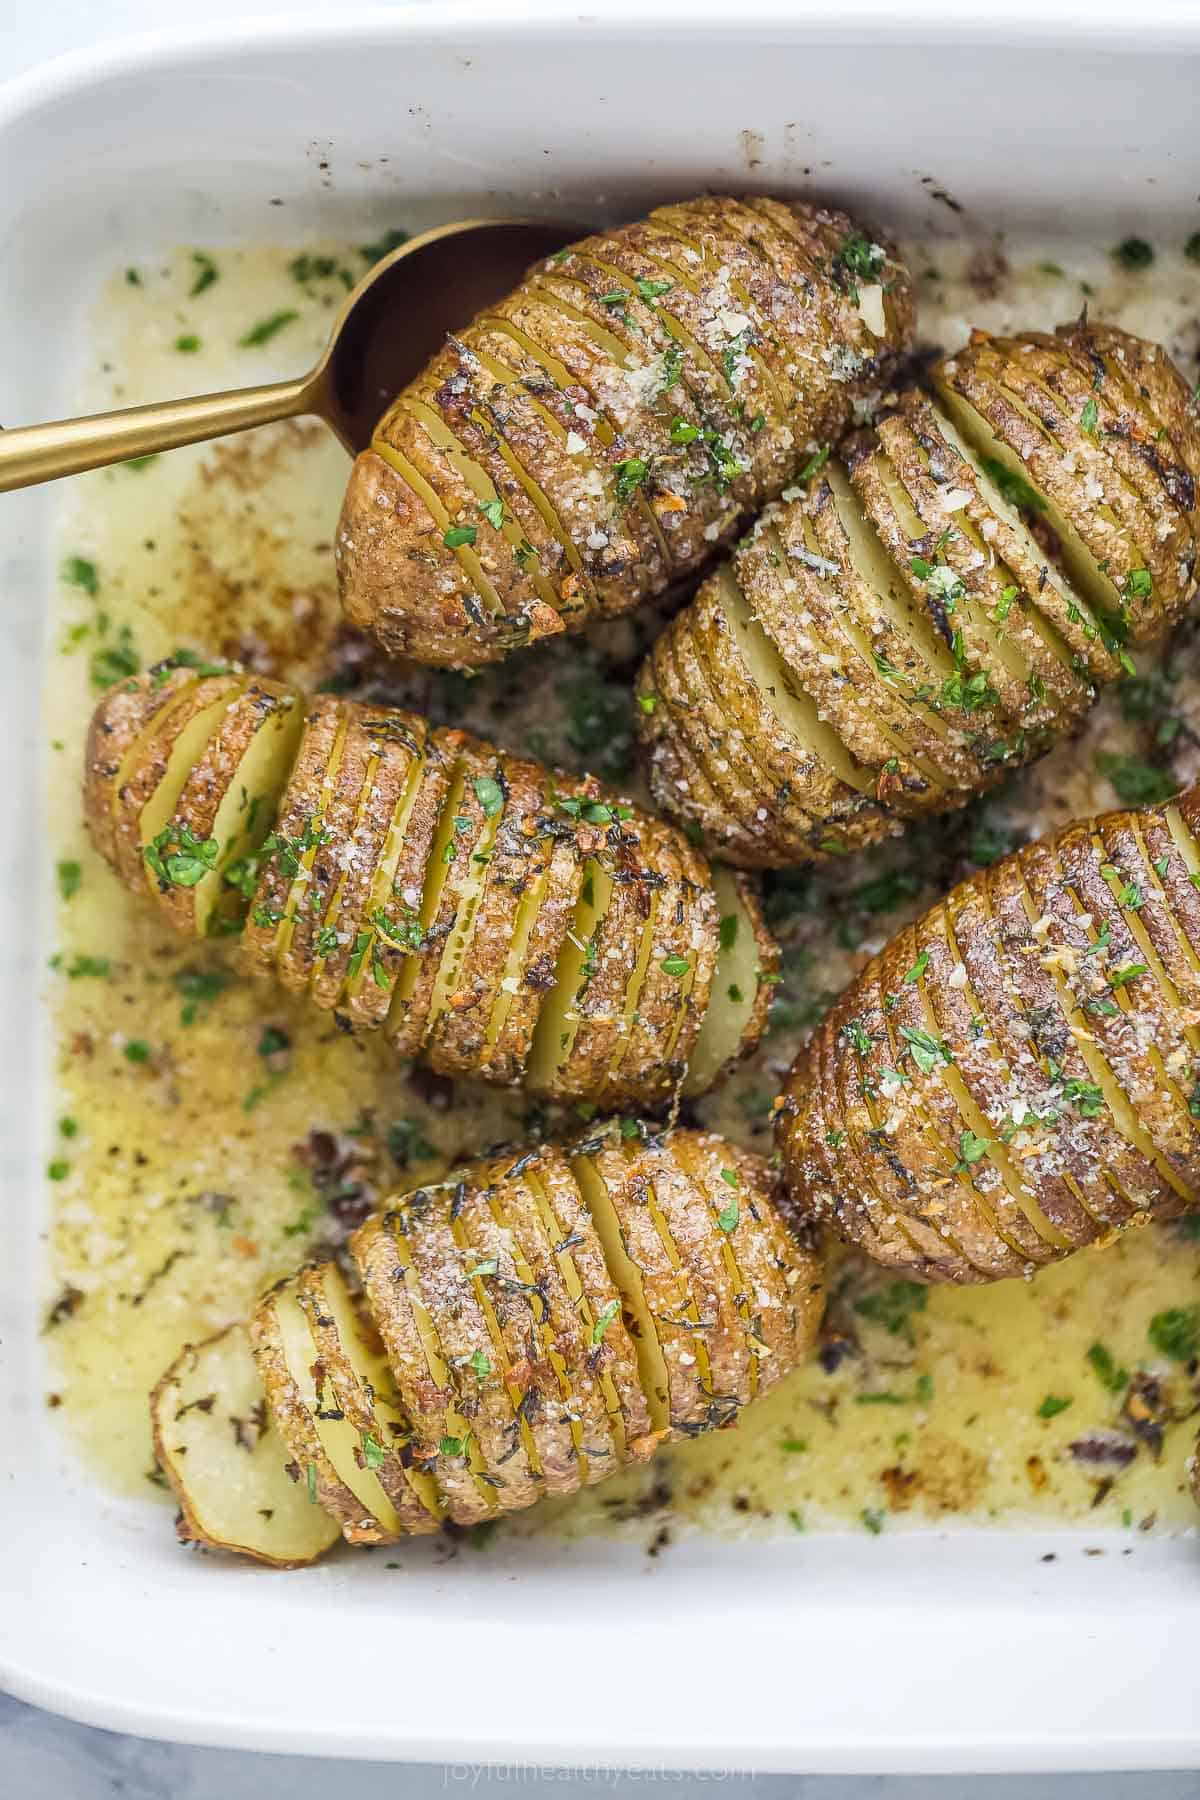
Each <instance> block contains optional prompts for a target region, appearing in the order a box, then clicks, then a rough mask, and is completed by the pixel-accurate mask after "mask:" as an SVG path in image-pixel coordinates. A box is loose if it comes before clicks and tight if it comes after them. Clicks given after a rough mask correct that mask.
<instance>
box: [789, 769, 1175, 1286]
mask: <svg viewBox="0 0 1200 1800" xmlns="http://www.w3.org/2000/svg"><path fill="white" fill-rule="evenodd" d="M1185 809H1186V810H1187V813H1188V815H1189V823H1188V825H1186V826H1184V825H1183V815H1184V812H1185ZM1197 810H1198V805H1197V791H1196V790H1195V789H1192V790H1190V791H1189V793H1188V794H1186V795H1184V796H1182V797H1181V800H1180V803H1179V805H1178V807H1162V806H1157V807H1148V808H1146V809H1145V810H1144V811H1143V812H1142V813H1140V814H1137V813H1127V812H1117V813H1113V814H1108V815H1105V816H1104V817H1102V818H1100V819H1095V820H1087V821H1083V822H1082V823H1081V824H1079V825H1076V826H1073V827H1070V828H1068V829H1067V830H1066V831H1064V832H1062V833H1060V834H1059V835H1058V836H1057V837H1053V838H1047V839H1043V840H1039V841H1036V842H1033V843H1030V844H1027V845H1026V846H1025V847H1024V848H1023V849H1022V850H1020V851H1018V852H1016V854H1014V855H1012V856H1009V857H1006V858H1004V859H1003V860H1002V861H1001V862H998V863H996V864H994V865H993V866H992V867H990V868H987V869H983V870H981V871H980V872H979V873H978V874H977V875H975V876H973V877H972V878H971V879H970V880H969V881H967V882H964V883H962V884H961V885H960V886H959V887H958V888H956V889H955V890H954V891H953V892H952V893H951V894H950V895H949V896H948V898H947V899H946V900H945V901H944V902H942V903H941V904H940V905H939V906H937V907H934V908H932V909H931V910H930V911H929V912H928V913H927V914H926V915H925V916H924V917H923V918H922V919H920V920H918V921H917V923H916V925H915V926H914V927H910V928H909V929H908V930H906V931H905V932H903V933H901V935H900V936H899V937H898V938H897V939H896V940H895V942H894V943H893V944H892V945H890V946H889V947H888V949H886V950H885V951H884V952H883V953H882V954H881V955H880V956H878V957H876V958H875V959H874V960H873V961H872V962H871V963H870V964H868V966H867V968H866V969H865V970H864V971H863V973H862V974H861V975H860V976H859V978H858V980H857V981H856V982H855V983H853V984H852V986H851V987H850V988H849V989H848V991H847V992H846V994H844V995H843V996H842V998H841V999H840V1000H839V1001H838V1003H837V1004H836V1006H835V1007H834V1008H833V1009H832V1010H831V1012H830V1013H829V1014H828V1015H827V1016H826V1018H825V1020H824V1021H823V1023H822V1024H821V1025H820V1026H819V1027H818V1029H817V1031H816V1033H815V1034H814V1036H813V1038H812V1040H810V1043H809V1045H808V1046H807V1047H806V1048H805V1050H803V1051H802V1052H801V1054H800V1056H799V1058H798V1059H797V1061H796V1063H795V1065H794V1067H793V1069H792V1073H791V1075H790V1077H789V1079H788V1084H787V1087H786V1090H785V1094H784V1097H783V1100H782V1103H781V1106H780V1110H779V1114H778V1141H779V1147H780V1151H781V1154H782V1156H783V1160H784V1168H785V1171H786V1172H787V1175H788V1178H789V1181H790V1183H791V1186H792V1190H793V1193H794V1195H795V1196H796V1197H797V1198H798V1199H799V1200H800V1201H801V1202H802V1203H804V1204H806V1205H808V1206H809V1207H810V1208H811V1209H812V1210H813V1212H814V1213H815V1214H816V1215H817V1216H819V1217H822V1218H828V1219H830V1220H831V1222H832V1223H833V1224H834V1225H835V1226H836V1227H837V1228H838V1229H839V1230H840V1231H841V1232H842V1233H843V1234H844V1235H845V1236H846V1237H848V1238H849V1239H850V1240H852V1241H856V1242H860V1243H862V1244H863V1245H864V1247H866V1248H867V1249H869V1251H870V1254H871V1255H872V1256H874V1257H876V1258H877V1259H879V1260H881V1261H885V1262H887V1263H888V1264H890V1265H891V1266H893V1267H896V1268H902V1269H905V1270H906V1271H908V1272H909V1273H912V1274H914V1275H919V1276H922V1277H924V1278H927V1279H928V1278H932V1279H950V1280H957V1281H977V1280H994V1279H996V1277H997V1276H1001V1275H1011V1274H1015V1273H1019V1272H1023V1271H1024V1270H1027V1269H1031V1268H1033V1267H1035V1266H1036V1265H1038V1264H1040V1263H1045V1262H1049V1261H1053V1260H1055V1259H1057V1258H1059V1257H1062V1256H1065V1255H1067V1254H1069V1253H1070V1251H1072V1250H1073V1249H1075V1248H1076V1247H1077V1246H1079V1245H1080V1244H1086V1243H1094V1242H1096V1241H1098V1240H1100V1239H1101V1238H1104V1237H1106V1236H1107V1235H1108V1234H1109V1233H1110V1232H1112V1231H1113V1230H1119V1229H1122V1228H1127V1227H1131V1226H1135V1225H1139V1224H1142V1223H1144V1222H1145V1221H1146V1220H1147V1219H1150V1218H1156V1217H1157V1218H1170V1217H1172V1216H1174V1215H1175V1214H1176V1213H1177V1212H1178V1211H1180V1210H1181V1209H1183V1208H1186V1207H1188V1206H1194V1205H1195V1204H1196V1195H1197V1193H1200V1129H1198V1128H1197V1124H1196V1118H1195V1115H1194V1112H1193V1110H1192V1096H1193V1093H1194V1089H1195V1081H1196V1074H1195V1069H1196V1063H1195V1048H1196V1045H1195V1038H1196V1025H1195V1017H1194V1011H1193V1009H1192V1007H1191V1006H1190V1005H1189V1004H1188V1003H1187V1002H1186V1001H1185V999H1184V992H1185V988H1186V985H1187V982H1188V981H1189V980H1190V979H1192V977H1193V973H1194V966H1195V962H1196V946H1195V942H1194V941H1193V940H1191V939H1190V938H1189V934H1188V925H1187V924H1183V923H1182V921H1180V920H1179V919H1178V915H1177V914H1176V908H1177V906H1178V907H1187V908H1188V923H1189V924H1193V927H1194V903H1193V899H1192V895H1193V892H1194V890H1193V889H1192V884H1191V882H1190V881H1189V880H1188V879H1187V876H1188V872H1189V870H1190V867H1191V863H1190V862H1189V858H1191V859H1194V860H1195V862H1196V864H1197V866H1198V867H1200V855H1198V854H1197V850H1198V847H1197V845H1196V843H1195V840H1194V838H1193V837H1192V835H1191V819H1192V818H1194V817H1195V815H1196V812H1197ZM1167 843H1170V844H1171V845H1172V849H1170V850H1165V851H1159V854H1158V855H1157V856H1156V857H1155V864H1154V867H1153V877H1152V874H1151V868H1150V866H1149V865H1148V864H1147V862H1146V861H1145V860H1144V851H1143V846H1144V845H1152V846H1154V848H1155V850H1158V847H1159V846H1160V845H1165V844H1167ZM1181 851H1182V852H1183V854H1182V855H1181V854H1180V852H1181ZM1110 857H1112V858H1114V859H1115V858H1117V857H1119V858H1120V859H1121V860H1120V861H1119V862H1118V861H1117V860H1111V861H1110V860H1109V858H1110ZM1160 870H1161V874H1160ZM1152 879H1153V899H1152V901H1151V883H1152ZM1185 895H1186V898H1185ZM1148 903H1149V908H1150V910H1149V916H1148V919H1143V918H1142V914H1143V912H1144V911H1147V909H1148ZM1172 922H1173V923H1174V929H1173V930H1172V929H1171V924H1172ZM1185 940H1186V941H1188V943H1189V951H1188V953H1187V959H1186V961H1187V963H1188V964H1191V965H1192V966H1191V967H1190V968H1188V969H1187V973H1186V974H1184V972H1183V971H1184V968H1185V962H1184V960H1183V959H1182V958H1181V956H1180V950H1181V947H1182V944H1183V942H1184V941H1185ZM1171 970H1175V971H1178V972H1179V974H1180V976H1181V979H1182V981H1183V983H1184V986H1182V987H1181V985H1180V982H1179V981H1177V980H1176V979H1175V978H1174V976H1173V974H1172V973H1171V972H1170V971H1171Z"/></svg>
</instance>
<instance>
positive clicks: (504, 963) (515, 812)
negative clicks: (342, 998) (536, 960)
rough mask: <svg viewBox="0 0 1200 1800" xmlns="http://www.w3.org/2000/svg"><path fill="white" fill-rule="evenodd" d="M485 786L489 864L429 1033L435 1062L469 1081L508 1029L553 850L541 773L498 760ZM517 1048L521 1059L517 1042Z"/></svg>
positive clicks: (535, 767) (505, 758)
mask: <svg viewBox="0 0 1200 1800" xmlns="http://www.w3.org/2000/svg"><path fill="white" fill-rule="evenodd" d="M480 783H481V787H482V800H481V804H482V805H483V807H484V811H485V813H486V816H487V817H488V819H489V820H492V821H494V828H493V835H492V841H491V844H490V847H489V848H488V850H487V856H488V861H487V864H486V865H485V867H484V874H483V880H482V886H481V891H480V894H479V898H478V901H477V903H476V905H475V907H474V909H473V913H472V916H471V918H470V920H469V921H468V924H467V931H466V932H465V933H464V936H463V939H462V942H461V945H460V947H459V950H458V955H457V960H456V962H455V964H454V966H453V968H452V970H450V971H448V973H447V977H446V981H445V995H444V1000H443V1005H442V1008H441V1011H440V1012H439V1013H438V1015H437V1017H436V1018H435V1019H434V1021H433V1025H432V1027H431V1029H430V1033H429V1048H428V1056H429V1060H430V1063H431V1064H432V1066H433V1067H434V1068H436V1069H439V1070H443V1071H446V1072H448V1073H451V1074H455V1073H460V1072H461V1073H463V1074H472V1073H474V1072H475V1071H476V1070H477V1069H478V1068H479V1066H480V1063H481V1061H482V1060H484V1059H485V1057H486V1048H485V1046H486V1045H487V1041H488V1039H489V1036H491V1032H492V1025H493V1022H494V1023H495V1036H496V1037H498V1036H499V1035H500V1031H501V1030H502V1028H503V1019H501V1018H496V1017H495V1015H496V1014H497V1012H498V1011H499V1010H500V1004H501V997H502V996H503V999H504V1001H505V1002H506V1003H507V1005H506V1007H505V1016H507V1014H508V1012H510V1011H511V1003H512V1001H513V1000H514V998H515V997H516V994H517V992H518V990H519V986H520V980H521V976H522V974H523V973H524V970H525V959H526V955H527V953H528V949H529V934H530V931H531V929H532V925H533V918H534V915H535V913H536V911H538V910H540V908H541V907H542V905H544V904H545V901H546V898H547V894H546V884H547V877H548V869H549V864H550V858H551V854H552V850H553V840H552V839H551V838H550V837H549V835H548V834H547V833H546V832H545V831H544V830H542V829H541V826H542V822H543V820H544V816H545V802H546V793H545V771H544V770H543V769H541V768H539V767H538V765H537V764H536V763H528V762H520V761H518V760H517V759H516V758H515V757H508V756H501V757H499V758H498V759H497V764H496V769H495V771H494V773H492V774H489V775H485V776H482V777H480ZM506 984H507V985H506ZM529 1036H530V1037H532V1026H531V1027H530V1032H529ZM493 1041H494V1039H493ZM512 1041H513V1042H514V1043H515V1045H516V1050H517V1054H518V1055H519V1054H520V1049H519V1041H518V1040H516V1039H515V1038H514V1039H513V1040H512Z"/></svg>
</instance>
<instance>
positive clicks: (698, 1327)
mask: <svg viewBox="0 0 1200 1800" xmlns="http://www.w3.org/2000/svg"><path fill="white" fill-rule="evenodd" d="M785 1207H786V1202H785V1200H784V1197H783V1194H782V1190H781V1188H780V1185H779V1181H778V1177H777V1175H776V1174H775V1173H774V1171H773V1170H772V1168H771V1166H770V1164H768V1163H767V1162H766V1161H765V1159H763V1158H761V1157H757V1156H753V1155H750V1154H748V1153H747V1152H744V1151H741V1150H738V1149H736V1148H735V1147H734V1146H733V1145H732V1144H730V1143H728V1142H727V1141H726V1140H725V1139H723V1138H720V1137H717V1136H715V1135H714V1134H712V1133H707V1132H699V1131H686V1130H675V1131H668V1132H665V1133H663V1134H662V1135H661V1136H660V1135H655V1134H654V1132H653V1130H652V1128H649V1127H647V1126H645V1125H643V1124H640V1123H638V1122H636V1121H634V1120H632V1119H630V1120H621V1121H613V1122H611V1123H610V1124H608V1125H605V1126H602V1127H600V1128H599V1129H597V1130H596V1131H594V1132H593V1134H592V1135H591V1136H590V1137H588V1138H586V1139H583V1140H581V1141H579V1142H576V1143H573V1144H568V1145H566V1146H565V1147H563V1148H561V1149H560V1148H557V1147H554V1146H540V1147H537V1148H534V1149H532V1150H530V1151H527V1152H525V1153H523V1154H518V1153H515V1152H510V1153H508V1154H507V1155H496V1156H492V1157H489V1158H486V1159H484V1160H482V1161H479V1162H474V1163H470V1164H468V1165H466V1166H465V1167H463V1168H460V1169H457V1170H454V1171H452V1173H451V1174H450V1175H449V1176H448V1177H447V1178H446V1179H445V1180H444V1181H442V1182H439V1183H437V1184H436V1186H433V1187H429V1188H418V1189H416V1190H414V1191H413V1192H411V1193H408V1194H404V1195H401V1196H399V1197H397V1198H396V1199H395V1200H393V1201H392V1202H391V1203H390V1204H389V1205H388V1206H387V1207H385V1208H384V1209H383V1210H382V1211H380V1212H378V1213H376V1214H375V1215H373V1216H372V1217H371V1218H370V1219H368V1220H367V1221H366V1223H365V1224H364V1225H362V1226H361V1227H360V1228H359V1230H358V1231H357V1232H356V1233H355V1235H354V1237H353V1239H352V1240H351V1245H350V1250H351V1256H352V1259H353V1270H354V1277H355V1279H354V1284H353V1286H352V1285H351V1283H350V1282H348V1281H347V1279H346V1276H345V1275H344V1274H343V1272H342V1270H341V1268H340V1267H339V1266H338V1265H337V1264H336V1263H334V1262H332V1261H326V1262H316V1263H312V1264H309V1265H308V1266H306V1267H305V1268H304V1269H302V1270H301V1271H300V1272H299V1273H298V1274H297V1275H295V1276H293V1277H290V1278H288V1279H286V1280H284V1281H281V1282H279V1283H277V1285H276V1286H275V1287H274V1288H272V1289H271V1290H270V1291H269V1292H268V1293H267V1294H266V1295H264V1297H263V1299H262V1300H261V1302H260V1303H259V1306H258V1308H257V1310H256V1312H255V1314H254V1316H253V1318H252V1320H251V1322H250V1325H249V1332H248V1337H247V1335H246V1333H245V1332H243V1331H242V1330H241V1328H234V1329H233V1330H232V1331H230V1332H227V1333H223V1334H222V1335H221V1337H220V1338H218V1339H214V1340H210V1342H209V1343H208V1344H207V1345H200V1346H198V1347H197V1348H195V1349H192V1348H190V1347H189V1348H188V1349H187V1350H185V1351H184V1352H183V1353H182V1355H181V1356H180V1358H179V1359H178V1360H177V1361H176V1363H175V1364H174V1365H172V1368H171V1369H170V1370H168V1372H167V1374H166V1375H165V1376H164V1377H163V1379H162V1381H161V1382H160V1383H159V1384H158V1386H157V1387H156V1388H155V1390H154V1394H153V1396H152V1400H151V1410H152V1414H153V1419H154V1428H155V1443H156V1446H157V1449H158V1454H159V1458H160V1461H161V1463H162V1466H163V1468H164V1470H165V1472H166V1474H167V1477H168V1480H169V1481H170V1483H171V1486H172V1487H173V1489H174V1491H175V1493H176V1495H177V1496H178V1498H179V1500H180V1504H181V1508H182V1512H181V1520H180V1526H179V1530H180V1535H181V1536H182V1537H183V1538H185V1539H187V1540H190V1541H196V1542H201V1543H205V1544H208V1545H210V1546H211V1547H213V1548H219V1549H230V1550H235V1551H239V1552H241V1553H242V1554H245V1555H249V1556H253V1557H256V1558H257V1559H258V1560H260V1561H268V1562H274V1563H276V1564H288V1565H290V1564H295V1563H300V1562H305V1561H311V1560H313V1558H314V1557H316V1556H317V1555H319V1554H320V1553H321V1552H322V1551H323V1550H324V1549H325V1548H327V1547H328V1545H329V1544H330V1543H331V1542H332V1541H333V1540H334V1539H335V1537H336V1536H337V1535H338V1534H339V1533H340V1534H341V1535H342V1536H343V1537H344V1538H345V1539H346V1541H347V1542H348V1543H353V1544H379V1543H392V1542H395V1541H397V1540H398V1539H400V1538H402V1537H405V1536H409V1535H412V1534H414V1533H418V1534H419V1533H424V1532H430V1531H434V1530H436V1529H437V1528H438V1527H439V1526H440V1525H441V1524H442V1523H443V1521H447V1520H448V1521H450V1522H452V1523H454V1524H457V1525H460V1526H466V1525H472V1524H478V1523H481V1522H484V1521H486V1520H491V1519H495V1518H498V1517H500V1516H502V1515H503V1514H504V1513H506V1512H513V1511H516V1510H519V1509H522V1508H524V1507H526V1506H530V1505H532V1504H533V1503H534V1502H535V1501H536V1500H538V1499H540V1498H541V1497H542V1495H544V1494H566V1493H573V1492H575V1491H576V1490H578V1489H579V1488H581V1487H585V1486H588V1485H590V1484H591V1483H593V1482H596V1481H600V1480H603V1478H604V1477H605V1476H606V1475H609V1474H612V1473H613V1472H615V1471H616V1470H617V1469H620V1468H623V1467H626V1466H628V1465H629V1464H630V1463H639V1462H644V1461H645V1460H646V1459H647V1458H649V1457H650V1456H652V1455H653V1454H654V1452H655V1450H656V1449H657V1447H658V1445H659V1444H661V1443H663V1442H665V1441H667V1440H669V1439H672V1438H680V1437H689V1436H694V1435H696V1434H697V1433H700V1432H705V1431H709V1430H714V1429H719V1428H723V1427H727V1426H731V1425H733V1424H735V1423H736V1421H737V1418H738V1415H739V1413H740V1412H741V1409H742V1408H743V1407H744V1406H745V1405H747V1404H748V1403H749V1402H750V1401H751V1400H752V1399H754V1398H755V1397H756V1396H757V1395H759V1394H763V1393H766V1392H767V1391H768V1389H770V1388H771V1387H773V1386H774V1385H775V1383H776V1382H777V1381H778V1380H780V1379H781V1378H782V1377H783V1376H784V1375H786V1374H787V1373H788V1372H789V1371H790V1370H791V1369H793V1368H795V1367H796V1366H797V1365H798V1363H799V1362H800V1361H801V1360H802V1359H803V1357H804V1356H805V1355H806V1354H807V1352H808V1350H809V1348H810V1347H811V1345H812V1343H813V1341H814V1339H815V1337H816V1333H817V1329H818V1327H819V1325H820V1321H821V1316H822V1312H823V1310H824V1299H825V1292H824V1276H823V1264H822V1259H821V1256H820V1253H819V1251H818V1248H817V1246H816V1242H815V1239H814V1238H813V1237H812V1234H811V1233H810V1231H809V1230H808V1228H807V1226H806V1225H805V1224H804V1223H803V1222H802V1221H801V1220H800V1219H799V1218H798V1217H797V1216H796V1214H795V1213H794V1212H791V1211H785ZM202 1390H203V1397H204V1404H203V1405H202V1406H200V1405H199V1401H198V1396H200V1395H201V1393H202ZM252 1395H253V1396H254V1398H251V1396H252ZM263 1395H265V1402H266V1404H265V1407H264V1406H263V1402H262V1396H263ZM231 1404H237V1405H238V1406H239V1407H242V1408H244V1409H245V1411H246V1413H247V1414H250V1413H251V1412H252V1411H253V1409H254V1408H255V1407H257V1409H258V1410H257V1413H255V1418H256V1421H257V1423H256V1427H255V1432H254V1436H253V1442H252V1443H250V1444H249V1445H247V1444H244V1443H242V1442H241V1441H240V1439H239V1434H238V1433H236V1432H234V1433H232V1434H231V1433H230V1432H229V1431H228V1429H227V1425H228V1419H227V1417H226V1415H227V1413H228V1411H229V1409H230V1405H231ZM251 1453H252V1454H251Z"/></svg>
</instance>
